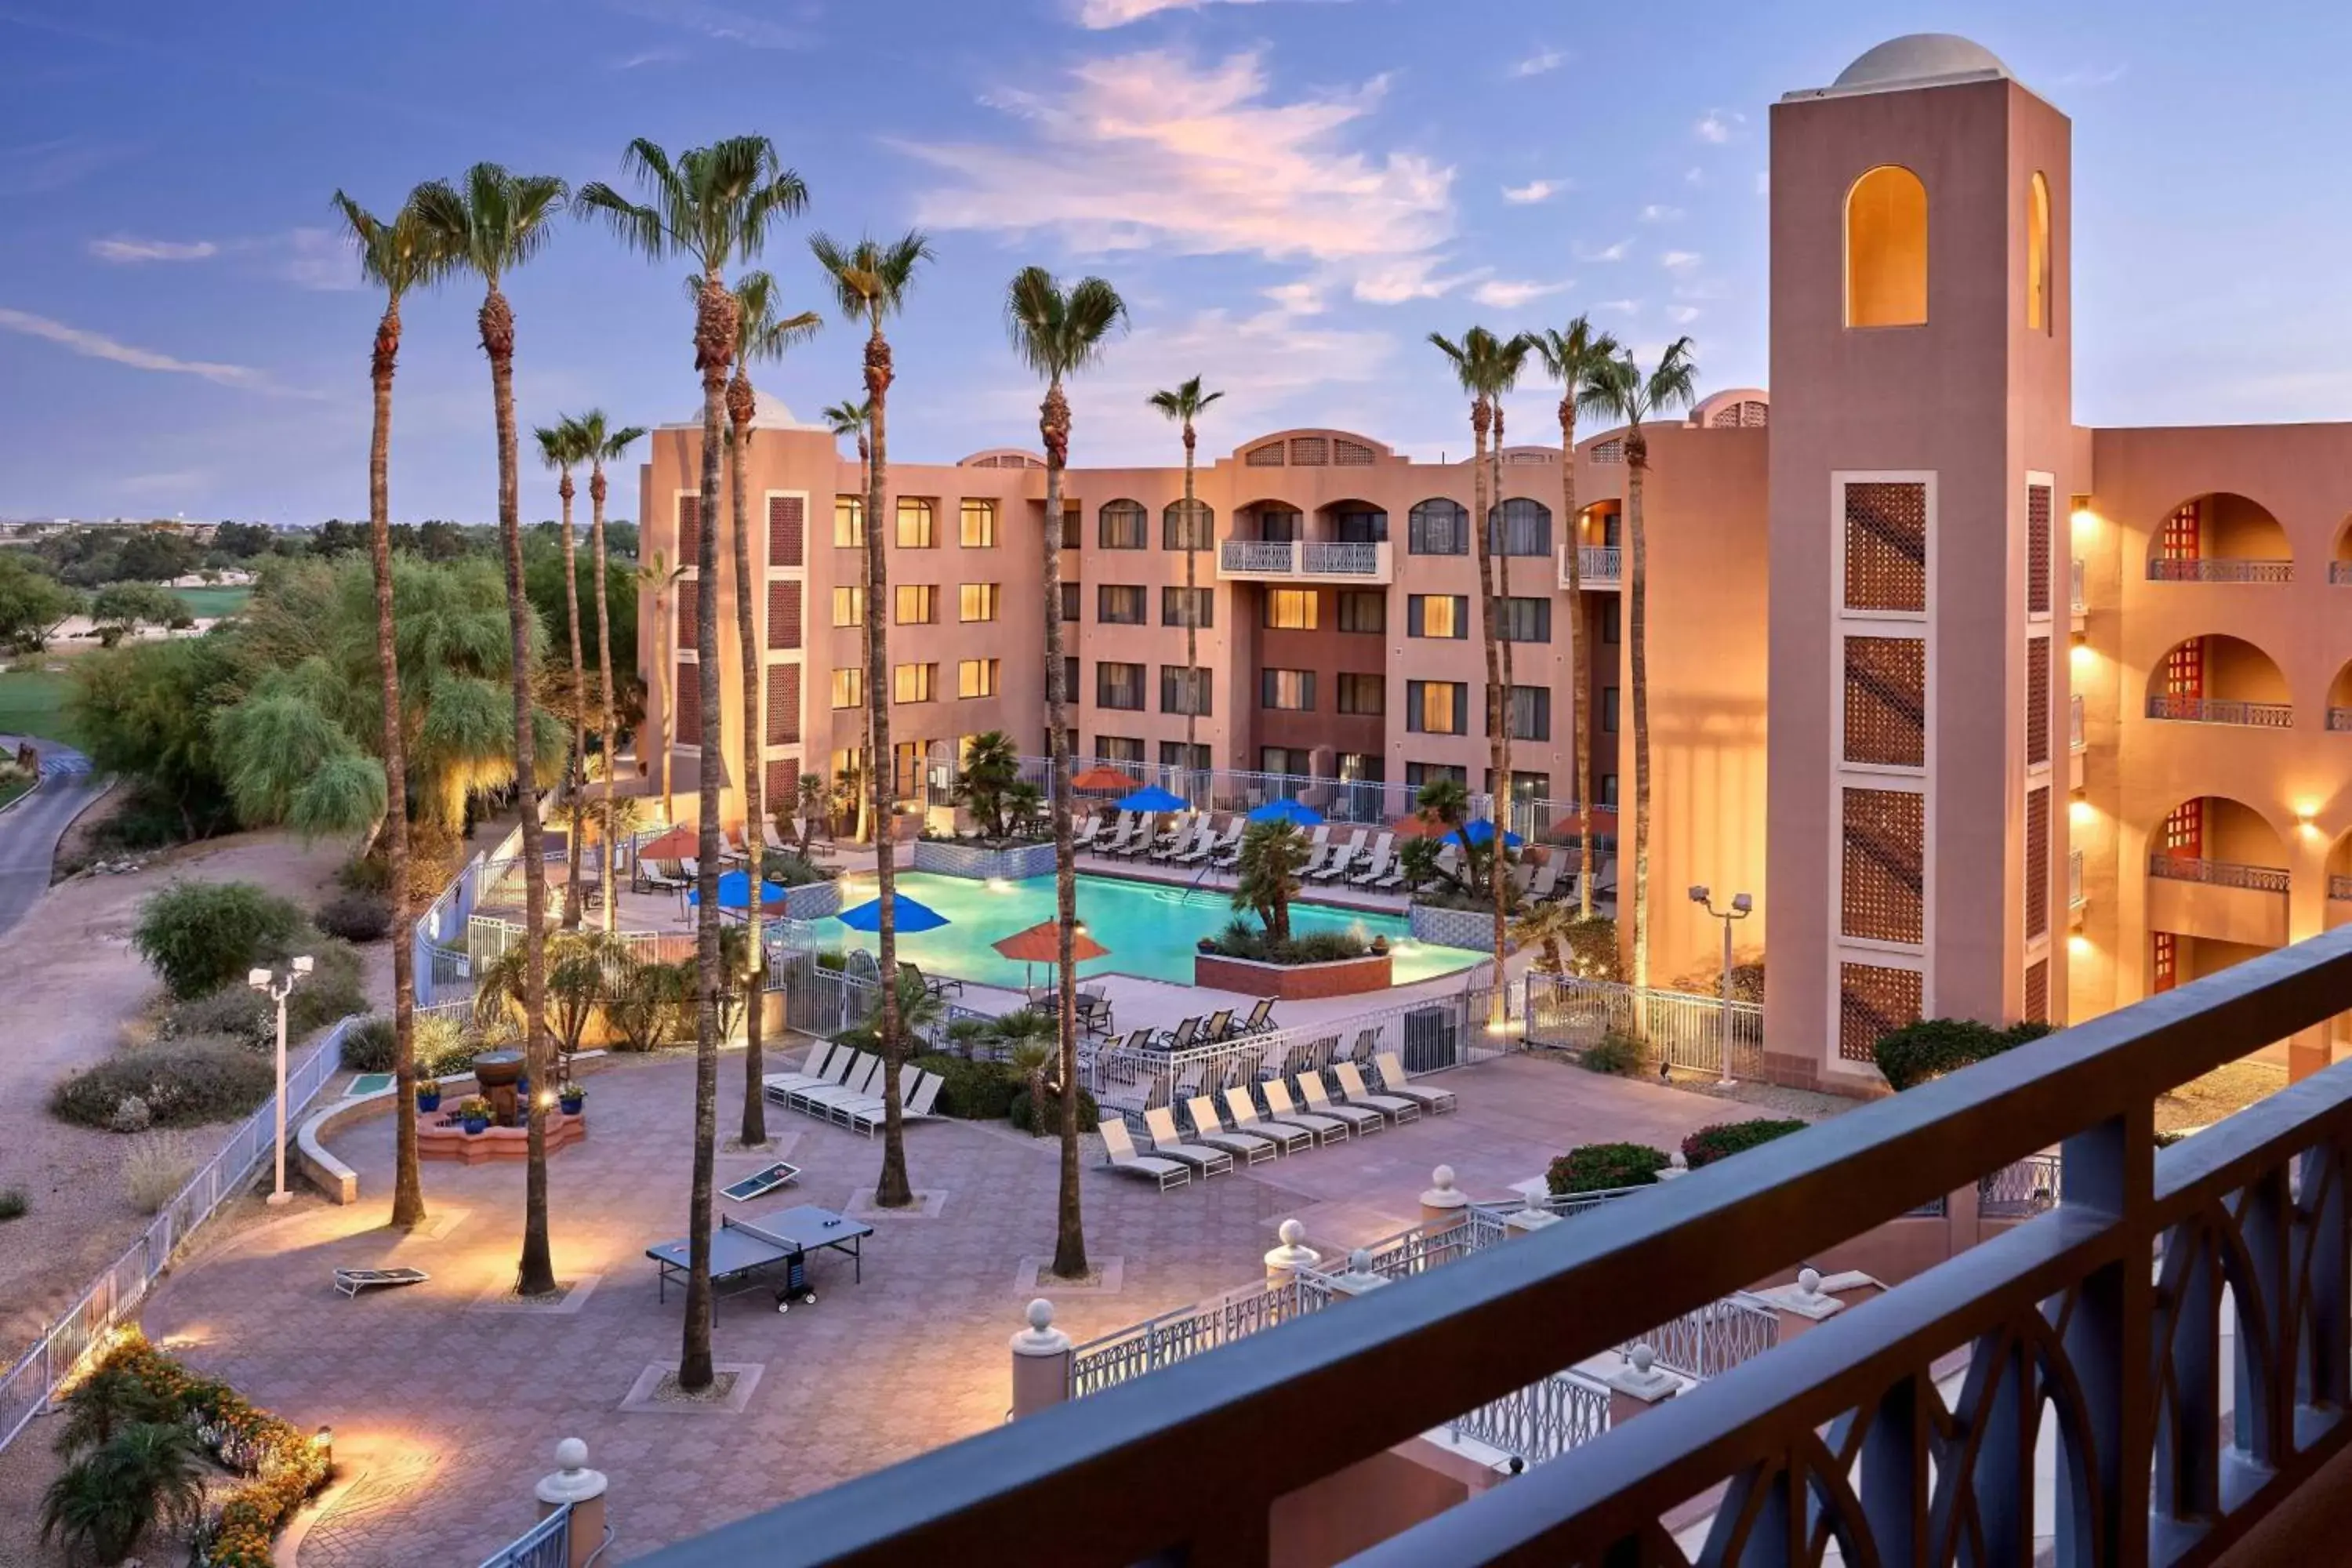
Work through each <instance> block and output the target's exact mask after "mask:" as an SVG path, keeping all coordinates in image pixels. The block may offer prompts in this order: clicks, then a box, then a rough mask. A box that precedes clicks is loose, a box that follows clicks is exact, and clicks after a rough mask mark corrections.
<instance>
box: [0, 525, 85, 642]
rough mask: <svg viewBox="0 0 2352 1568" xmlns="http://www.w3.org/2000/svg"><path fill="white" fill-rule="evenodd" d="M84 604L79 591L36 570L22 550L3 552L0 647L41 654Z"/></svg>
mask: <svg viewBox="0 0 2352 1568" xmlns="http://www.w3.org/2000/svg"><path fill="white" fill-rule="evenodd" d="M83 603H84V600H83V598H82V596H81V595H79V594H78V593H76V592H74V590H72V589H71V588H68V587H67V586H66V585H65V584H62V583H60V582H58V580H57V579H56V578H54V577H52V576H50V575H48V574H47V573H45V572H39V571H37V570H35V569H34V568H33V566H32V565H31V564H30V563H28V562H26V561H25V560H24V559H22V558H21V554H20V552H16V551H13V550H12V551H8V552H5V553H0V646H5V647H9V648H12V649H15V650H16V651H19V652H23V653H38V652H39V651H40V650H41V648H42V647H44V646H46V645H47V642H48V640H49V634H50V633H52V632H54V631H56V630H57V629H58V626H59V625H60V624H61V623H62V622H63V621H64V620H65V619H66V617H67V616H71V615H74V614H75V613H77V612H78V611H79V610H80V609H81V607H82V605H83Z"/></svg>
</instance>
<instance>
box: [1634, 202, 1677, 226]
mask: <svg viewBox="0 0 2352 1568" xmlns="http://www.w3.org/2000/svg"><path fill="white" fill-rule="evenodd" d="M1680 216H1683V209H1682V208H1680V207H1670V206H1666V205H1663V204H1661V203H1658V202H1652V203H1651V204H1650V205H1648V206H1645V207H1643V209H1642V212H1641V218H1642V221H1643V223H1672V222H1674V221H1675V219H1676V218H1678V217H1680Z"/></svg>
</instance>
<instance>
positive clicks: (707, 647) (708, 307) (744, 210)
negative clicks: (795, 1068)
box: [580, 136, 808, 1391]
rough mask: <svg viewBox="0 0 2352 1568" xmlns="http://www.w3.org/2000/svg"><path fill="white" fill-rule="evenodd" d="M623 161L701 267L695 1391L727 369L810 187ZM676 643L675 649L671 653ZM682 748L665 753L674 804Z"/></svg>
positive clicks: (739, 151)
mask: <svg viewBox="0 0 2352 1568" xmlns="http://www.w3.org/2000/svg"><path fill="white" fill-rule="evenodd" d="M621 163H622V166H623V167H624V168H625V169H626V170H627V171H628V172H629V173H630V174H632V175H633V176H634V177H635V180H636V183H637V184H638V186H639V187H640V188H641V189H642V190H643V191H644V192H645V193H646V198H647V199H646V201H644V202H641V203H640V202H632V201H630V200H629V199H628V198H627V197H625V196H624V195H621V194H620V193H619V192H617V191H615V190H614V189H613V188H612V187H611V186H609V185H606V184H601V183H599V184H592V185H589V186H588V187H586V188H585V189H584V190H583V191H582V192H581V193H580V205H581V206H582V208H583V210H585V211H588V212H592V213H596V214H600V215H602V216H604V219H605V220H606V221H607V222H608V223H610V224H611V225H612V226H613V230H614V233H615V234H617V235H618V236H619V237H620V239H621V243H622V244H623V245H625V246H626V247H628V248H629V249H631V250H634V251H635V252H637V253H638V254H639V255H641V256H643V257H645V258H646V259H647V260H649V261H655V262H661V261H669V260H675V259H679V258H684V259H686V260H688V261H691V262H692V263H693V264H694V269H695V271H696V272H697V273H698V275H699V277H700V279H701V284H700V287H699V288H698V289H697V291H696V295H695V321H694V367H695V369H696V370H697V371H698V372H700V373H701V376H702V450H701V458H702V489H701V494H700V498H699V500H698V510H697V512H696V529H695V532H696V535H697V539H698V549H697V551H696V557H695V567H696V571H697V574H698V578H699V580H700V590H699V591H698V593H697V594H696V595H695V596H694V598H695V628H694V647H695V657H696V659H697V661H698V663H697V671H698V678H699V679H700V682H701V700H700V702H699V704H698V707H699V709H700V710H701V716H702V734H701V737H700V740H701V743H702V756H703V766H702V768H701V772H700V777H699V784H700V789H699V795H700V799H699V801H698V808H697V809H698V816H699V820H698V824H697V827H698V832H699V834H700V839H701V841H700V843H699V845H698V849H699V851H700V853H699V857H698V864H699V875H698V882H699V884H700V887H699V889H698V890H699V892H700V894H701V899H700V903H699V907H698V911H697V916H698V918H697V920H696V922H695V971H696V973H695V1009H694V1018H695V1024H694V1036H695V1053H694V1061H695V1066H694V1190H693V1195H692V1198H691V1200H690V1204H689V1215H688V1242H687V1285H686V1331H685V1337H684V1348H683V1350H682V1352H681V1353H680V1355H679V1357H678V1370H677V1381H678V1385H679V1386H680V1387H681V1388H685V1389H688V1390H690V1391H695V1390H700V1389H705V1388H709V1386H710V1384H711V1381H712V1379H713V1377H714V1376H715V1373H713V1372H712V1370H711V1361H710V1314H711V1294H710V1224H711V1204H712V1201H713V1200H712V1197H711V1183H712V1173H713V1170H714V1168H715V1167H716V1164H717V1161H718V1143H719V988H720V986H721V985H722V984H724V976H723V975H722V973H721V962H720V950H719V848H720V844H719V767H718V766H717V762H718V759H719V743H720V732H721V729H722V725H721V722H720V717H719V594H718V587H719V528H718V524H719V442H720V438H721V433H722V430H723V428H724V424H723V420H724V416H725V413H726V395H727V372H728V366H729V363H730V361H732V359H733V358H734V354H735V341H736V331H737V326H738V322H737V311H736V307H735V296H734V295H732V294H730V293H729V292H728V291H727V286H726V283H725V281H724V279H725V276H726V270H727V268H728V267H729V266H730V264H731V263H732V262H734V261H736V260H738V259H739V258H749V257H752V256H757V255H758V254H759V253H760V251H761V248H762V247H764V246H765V245H766V244H767V240H768V232H769V230H770V229H771V228H772V227H773V226H775V224H776V223H777V222H778V221H780V220H781V219H783V218H786V217H790V216H793V214H795V213H797V212H799V211H800V210H801V209H802V208H803V206H805V205H807V204H808V187H807V186H806V185H805V184H803V183H802V181H801V177H800V176H799V175H798V174H794V173H793V171H792V170H790V169H788V168H786V167H784V165H783V163H782V160H781V159H780V158H778V157H777V156H776V148H775V144H774V143H773V142H770V141H769V140H768V139H767V138H766V137H764V136H734V137H729V138H728V139H726V140H724V141H720V142H713V143H712V144H711V145H709V146H708V147H695V148H690V149H688V151H687V152H685V153H681V154H679V156H678V159H677V163H671V161H670V157H669V154H668V153H665V152H663V151H662V149H661V148H660V146H659V145H657V144H656V143H655V142H649V141H646V139H645V138H643V137H639V138H638V139H637V140H635V141H634V142H630V143H629V146H628V151H627V152H626V153H624V154H623V155H622V159H621ZM668 657H669V656H668V650H667V648H665V649H664V650H663V658H664V660H665V662H667V659H668ZM670 760H671V759H670V758H669V757H668V756H667V755H665V756H664V757H663V759H662V777H663V780H664V787H663V798H664V804H665V805H667V804H668V786H667V780H668V777H669V769H670Z"/></svg>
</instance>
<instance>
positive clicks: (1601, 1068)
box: [1576, 1029, 1642, 1078]
mask: <svg viewBox="0 0 2352 1568" xmlns="http://www.w3.org/2000/svg"><path fill="white" fill-rule="evenodd" d="M1576 1065H1577V1066H1579V1067H1580V1068H1584V1069H1585V1070H1586V1071H1588V1072H1605V1073H1610V1074H1613V1075H1614V1076H1616V1077H1618V1078H1623V1077H1624V1076H1625V1075H1627V1074H1628V1073H1631V1072H1632V1071H1633V1069H1634V1068H1638V1067H1640V1066H1641V1065H1642V1042H1641V1041H1639V1040H1637V1039H1635V1038H1634V1037H1633V1036H1631V1035H1629V1034H1626V1033H1625V1032H1624V1031H1622V1029H1612V1030H1610V1031H1609V1032H1608V1033H1607V1034H1605V1035H1603V1036H1601V1037H1600V1038H1599V1039H1598V1040H1595V1041H1594V1042H1593V1043H1592V1044H1591V1045H1589V1046H1587V1047H1584V1049H1583V1050H1582V1051H1580V1052H1579V1053H1578V1054H1577V1058H1576Z"/></svg>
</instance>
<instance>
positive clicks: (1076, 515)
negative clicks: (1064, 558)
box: [1062, 501, 1086, 550]
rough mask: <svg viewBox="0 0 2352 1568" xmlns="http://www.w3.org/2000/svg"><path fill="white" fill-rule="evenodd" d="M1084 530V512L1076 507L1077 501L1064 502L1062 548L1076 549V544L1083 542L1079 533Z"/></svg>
mask: <svg viewBox="0 0 2352 1568" xmlns="http://www.w3.org/2000/svg"><path fill="white" fill-rule="evenodd" d="M1085 531H1086V522H1085V518H1084V514H1083V513H1082V512H1081V511H1080V510H1079V509H1078V503H1077V502H1076V501H1066V502H1064V503H1063V506H1062V548H1063V549H1065V550H1076V549H1077V548H1078V546H1079V545H1080V544H1081V543H1083V542H1084V541H1083V540H1082V539H1081V538H1080V537H1079V535H1081V534H1082V533H1084V532H1085Z"/></svg>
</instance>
